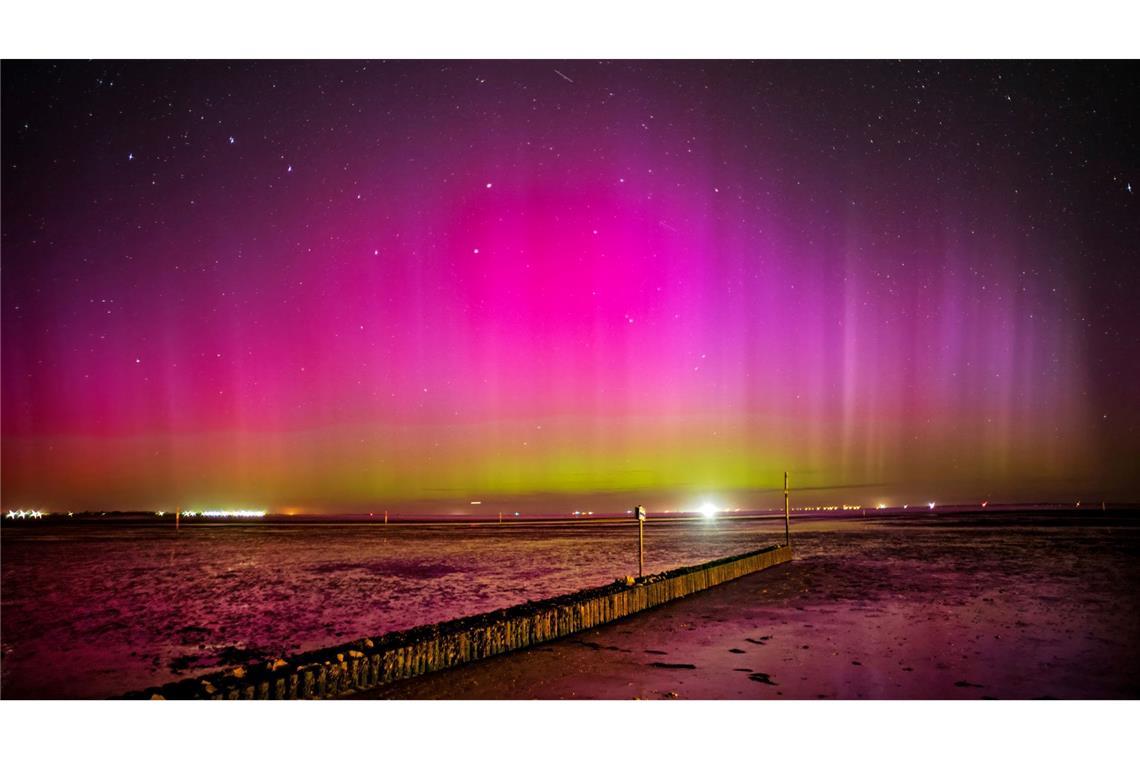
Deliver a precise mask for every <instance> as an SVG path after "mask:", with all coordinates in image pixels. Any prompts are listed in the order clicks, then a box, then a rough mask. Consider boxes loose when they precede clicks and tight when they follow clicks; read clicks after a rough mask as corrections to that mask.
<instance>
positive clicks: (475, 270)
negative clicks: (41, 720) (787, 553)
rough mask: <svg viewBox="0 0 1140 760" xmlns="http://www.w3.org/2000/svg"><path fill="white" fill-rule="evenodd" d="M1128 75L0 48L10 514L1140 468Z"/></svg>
mask: <svg viewBox="0 0 1140 760" xmlns="http://www.w3.org/2000/svg"><path fill="white" fill-rule="evenodd" d="M1138 73H1140V72H1138V69H1137V66H1136V65H1135V64H1133V63H1121V62H1083V63H1080V62H1077V63H1074V62H1068V63H1066V62H976V61H975V62H951V63H937V62H914V61H904V62H874V61H863V62H844V61H828V62H796V61H780V62H771V61H770V62H745V61H614V62H598V61H396V62H354V61H337V62H314V61H296V62H290V61H262V62H256V61H242V62H224V61H215V62H146V61H132V62H100V61H96V62H82V63H81V62H66V63H49V62H5V64H4V66H3V71H2V75H3V109H2V112H3V113H2V119H3V174H2V177H3V193H2V210H3V224H2V228H3V240H2V243H3V247H2V267H3V270H2V296H3V300H2V312H0V314H2V334H3V357H2V358H3V362H2V368H0V370H2V382H3V403H2V413H3V416H2V420H0V425H2V434H3V470H2V486H3V493H2V498H3V503H4V506H5V507H12V506H25V505H26V506H29V507H43V508H56V509H59V508H64V507H75V508H110V507H114V508H151V507H159V506H174V505H211V506H225V505H259V506H267V507H269V508H278V507H283V506H286V505H296V506H299V507H300V508H302V509H309V510H326V511H345V510H353V509H358V508H361V507H362V506H364V505H379V504H384V505H393V506H396V507H401V508H404V509H407V510H409V511H416V510H422V511H454V512H463V511H468V510H475V508H474V507H471V506H470V502H471V501H474V500H478V501H482V502H483V504H484V506H483V507H482V508H483V509H484V510H487V509H490V510H493V509H494V508H495V506H496V505H499V506H502V505H513V506H519V505H521V506H522V507H523V508H525V509H528V510H530V511H557V510H562V509H568V508H570V507H572V506H574V505H582V506H586V505H591V504H598V505H599V506H607V505H610V506H613V505H619V504H620V505H625V504H626V503H627V502H630V501H631V499H632V500H635V501H642V502H646V503H648V504H651V505H653V506H666V505H675V506H682V505H684V504H686V503H688V502H690V501H691V500H692V499H695V498H702V499H703V498H706V497H713V498H716V499H720V500H724V502H725V503H726V504H740V505H744V506H752V505H765V504H768V503H773V504H774V503H776V501H778V500H779V499H780V497H776V496H774V494H773V492H771V491H770V489H772V488H774V487H777V486H779V485H781V483H782V472H783V471H784V470H785V469H787V470H790V471H792V473H793V476H792V477H793V485H798V486H800V487H802V488H805V489H808V492H807V493H805V494H804V495H803V498H804V499H807V500H814V501H815V502H818V503H840V502H843V501H847V502H849V503H855V502H857V501H858V500H867V499H875V500H886V501H888V502H891V503H896V502H897V503H902V502H904V501H918V500H922V501H925V500H927V499H929V498H937V499H938V500H940V501H964V502H971V501H981V500H982V499H989V500H1001V501H1032V500H1041V499H1046V500H1054V499H1055V500H1069V499H1075V498H1083V499H1088V500H1100V499H1110V500H1133V501H1135V500H1138V499H1140V476H1138V475H1137V467H1136V462H1137V461H1138V460H1140V446H1138V444H1137V432H1138V426H1140V403H1138V396H1140V393H1138V392H1137V387H1138V386H1137V383H1138V379H1137V378H1140V327H1138V325H1140V307H1138V303H1140V299H1138V297H1137V286H1138V285H1140V257H1138V255H1137V253H1138V251H1137V240H1138V239H1140V205H1138V203H1137V195H1136V192H1135V191H1136V189H1137V187H1135V186H1138V185H1140V151H1138V149H1137V137H1136V135H1137V127H1138V126H1140V125H1138V123H1137V117H1136V113H1137V112H1136V110H1135V108H1134V105H1135V99H1136V93H1137V92H1140V81H1138V80H1140V77H1138Z"/></svg>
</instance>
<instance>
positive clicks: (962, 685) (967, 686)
mask: <svg viewBox="0 0 1140 760" xmlns="http://www.w3.org/2000/svg"><path fill="white" fill-rule="evenodd" d="M954 685H955V686H957V687H958V688H959V689H984V688H986V687H985V686H982V685H981V684H980V683H970V682H969V681H955V682H954Z"/></svg>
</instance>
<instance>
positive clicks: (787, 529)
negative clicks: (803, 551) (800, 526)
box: [784, 472, 792, 546]
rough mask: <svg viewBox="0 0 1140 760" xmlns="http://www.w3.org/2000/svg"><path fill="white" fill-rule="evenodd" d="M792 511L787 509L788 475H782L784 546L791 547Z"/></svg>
mask: <svg viewBox="0 0 1140 760" xmlns="http://www.w3.org/2000/svg"><path fill="white" fill-rule="evenodd" d="M791 525H792V511H791V509H790V508H789V507H788V473H787V472H785V473H784V546H791V545H792V527H791Z"/></svg>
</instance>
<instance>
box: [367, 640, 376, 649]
mask: <svg viewBox="0 0 1140 760" xmlns="http://www.w3.org/2000/svg"><path fill="white" fill-rule="evenodd" d="M374 646H376V645H375V644H373V643H372V639H365V640H364V648H365V649H371V648H372V647H374Z"/></svg>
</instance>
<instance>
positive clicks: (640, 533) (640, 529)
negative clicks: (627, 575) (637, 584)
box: [636, 504, 645, 578]
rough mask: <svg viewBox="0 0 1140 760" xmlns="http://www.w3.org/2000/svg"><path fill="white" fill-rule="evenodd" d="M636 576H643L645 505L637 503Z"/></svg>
mask: <svg viewBox="0 0 1140 760" xmlns="http://www.w3.org/2000/svg"><path fill="white" fill-rule="evenodd" d="M636 516H637V577H638V578H643V577H644V576H645V507H643V506H641V505H640V504H638V505H637V515H636Z"/></svg>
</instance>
